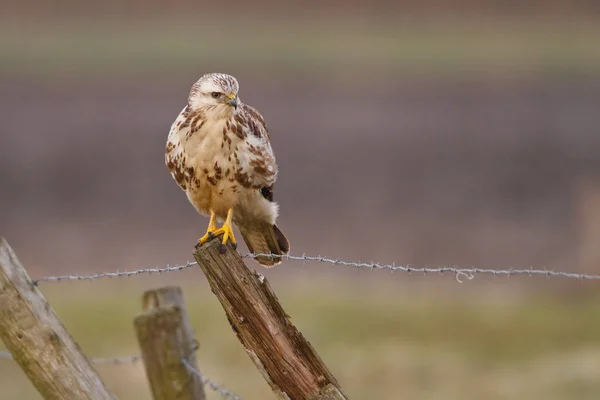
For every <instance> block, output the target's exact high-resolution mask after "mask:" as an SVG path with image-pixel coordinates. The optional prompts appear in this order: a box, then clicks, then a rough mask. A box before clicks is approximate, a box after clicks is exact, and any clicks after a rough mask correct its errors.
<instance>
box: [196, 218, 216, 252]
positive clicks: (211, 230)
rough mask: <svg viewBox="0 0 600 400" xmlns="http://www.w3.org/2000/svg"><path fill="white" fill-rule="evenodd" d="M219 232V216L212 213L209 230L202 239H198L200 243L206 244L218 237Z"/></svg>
mask: <svg viewBox="0 0 600 400" xmlns="http://www.w3.org/2000/svg"><path fill="white" fill-rule="evenodd" d="M216 231H217V215H216V214H215V213H214V212H213V211H211V212H210V221H209V222H208V229H206V233H205V234H204V236H202V237H201V238H200V239H198V243H200V244H204V243H206V242H207V241H208V240H210V239H212V238H213V237H215V236H216V234H215V233H216Z"/></svg>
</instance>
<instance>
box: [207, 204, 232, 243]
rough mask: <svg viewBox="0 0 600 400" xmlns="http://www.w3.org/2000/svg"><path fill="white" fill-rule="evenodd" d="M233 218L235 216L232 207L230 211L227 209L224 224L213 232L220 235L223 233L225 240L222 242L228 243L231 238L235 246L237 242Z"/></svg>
mask: <svg viewBox="0 0 600 400" xmlns="http://www.w3.org/2000/svg"><path fill="white" fill-rule="evenodd" d="M232 218H233V210H232V209H230V210H229V211H227V218H226V219H225V222H224V223H223V226H221V228H219V229H217V230H215V231H213V232H212V234H213V235H215V236H219V235H220V234H223V240H222V241H221V243H222V244H227V240H230V241H231V244H233V245H234V246H235V244H236V242H235V237H234V236H233V227H232V225H231V220H232Z"/></svg>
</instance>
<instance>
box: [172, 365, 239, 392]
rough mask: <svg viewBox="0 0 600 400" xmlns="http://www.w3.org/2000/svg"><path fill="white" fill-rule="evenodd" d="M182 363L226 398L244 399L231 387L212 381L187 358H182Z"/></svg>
mask: <svg viewBox="0 0 600 400" xmlns="http://www.w3.org/2000/svg"><path fill="white" fill-rule="evenodd" d="M181 363H182V364H183V365H184V366H185V368H186V369H187V370H188V371H189V372H190V373H192V374H194V375H196V376H197V377H198V378H200V380H201V381H202V383H203V384H205V385H208V387H210V388H211V389H212V390H214V391H215V392H219V393H220V394H221V396H223V397H224V398H226V399H227V398H232V399H233V400H242V399H241V398H240V397H238V396H237V395H236V394H235V393H233V392H231V391H230V390H229V389H227V388H225V387H223V386H221V385H218V384H216V383H214V382H213V381H211V380H210V379H208V378H207V377H206V376H204V375H203V374H202V373H201V372H200V371H198V370H197V369H196V368H194V367H192V366H191V365H190V363H188V362H187V360H186V359H183V360H181Z"/></svg>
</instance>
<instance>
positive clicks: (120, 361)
mask: <svg viewBox="0 0 600 400" xmlns="http://www.w3.org/2000/svg"><path fill="white" fill-rule="evenodd" d="M0 359H2V360H12V359H13V356H12V354H10V353H9V352H8V351H0ZM142 360H143V358H142V356H125V357H111V358H104V357H94V358H90V361H91V362H92V364H112V365H126V364H135V363H138V362H140V361H142ZM181 363H182V364H183V365H184V366H185V368H186V369H187V370H188V371H189V372H190V373H191V374H193V375H195V376H197V377H198V378H199V379H200V381H202V384H204V385H207V386H208V387H210V388H211V389H212V390H214V391H215V392H218V393H219V394H220V395H221V396H223V398H226V399H227V398H231V399H233V400H242V399H241V398H240V397H239V396H237V395H236V394H235V393H233V392H232V391H231V390H229V389H227V388H226V387H224V386H221V385H219V384H217V383H215V382H214V381H212V380H211V379H209V378H208V377H207V376H205V375H204V374H203V373H202V372H200V371H198V370H197V369H196V368H194V367H192V366H191V365H190V363H189V362H188V361H187V360H185V359H184V360H181Z"/></svg>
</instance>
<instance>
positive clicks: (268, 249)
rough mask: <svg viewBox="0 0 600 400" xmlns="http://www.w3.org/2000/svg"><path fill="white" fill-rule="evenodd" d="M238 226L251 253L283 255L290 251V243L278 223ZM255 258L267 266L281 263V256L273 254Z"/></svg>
mask: <svg viewBox="0 0 600 400" xmlns="http://www.w3.org/2000/svg"><path fill="white" fill-rule="evenodd" d="M238 228H239V229H240V233H241V234H242V237H243V238H244V242H246V245H247V246H248V249H249V250H250V252H251V253H254V254H274V255H283V254H288V253H289V252H290V243H289V242H288V240H287V238H286V237H285V235H284V234H283V232H281V230H280V229H279V228H278V227H277V225H271V224H268V223H263V224H258V225H253V226H252V227H243V226H239V227H238ZM255 260H256V261H258V263H259V264H260V265H262V266H264V267H267V268H269V267H273V266H275V265H277V264H279V263H281V257H273V256H259V257H256V258H255Z"/></svg>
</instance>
